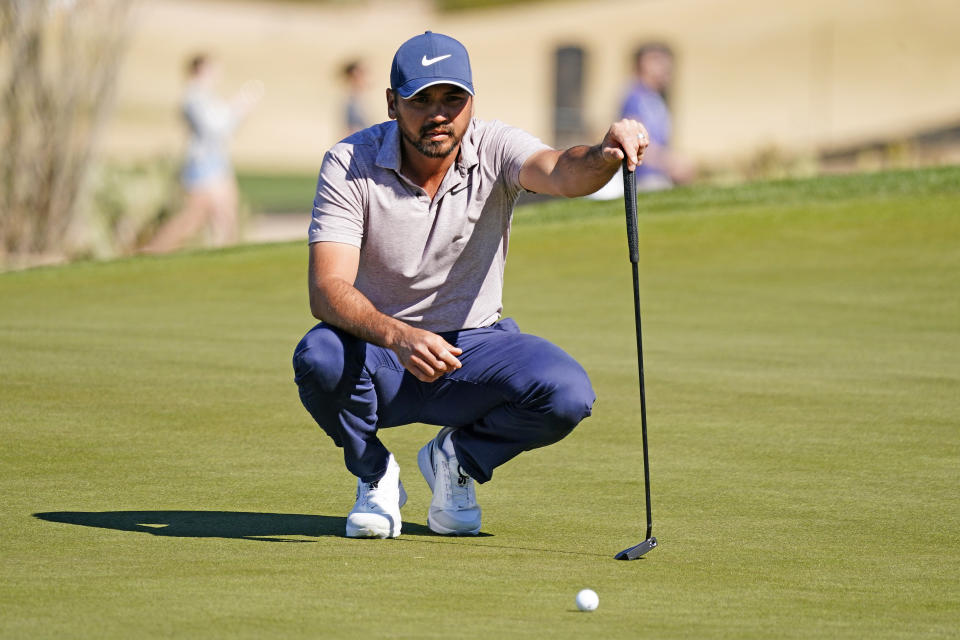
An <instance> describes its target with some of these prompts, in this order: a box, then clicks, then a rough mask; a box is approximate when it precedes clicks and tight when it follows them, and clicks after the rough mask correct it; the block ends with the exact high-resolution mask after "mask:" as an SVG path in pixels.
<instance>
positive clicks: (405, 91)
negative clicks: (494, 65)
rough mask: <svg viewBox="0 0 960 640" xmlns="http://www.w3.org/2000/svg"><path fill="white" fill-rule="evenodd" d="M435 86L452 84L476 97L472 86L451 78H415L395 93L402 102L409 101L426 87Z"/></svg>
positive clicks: (398, 88)
mask: <svg viewBox="0 0 960 640" xmlns="http://www.w3.org/2000/svg"><path fill="white" fill-rule="evenodd" d="M437 84H452V85H453V86H455V87H460V88H461V89H463V90H464V91H466V92H467V93H469V94H470V95H472V96H473V95H476V94H475V93H474V92H473V85H471V84H468V83H466V82H463V81H462V80H454V79H452V78H417V79H416V80H411V81H410V82H408V83H406V84H404V85H402V86H400V87H397V89H396V92H397V93H398V94H400V97H401V98H403V99H404V100H409V99H410V98H412V97H413V96H415V95H417V94H418V93H420V92H421V91H423V90H424V89H426V88H427V87H432V86H434V85H437Z"/></svg>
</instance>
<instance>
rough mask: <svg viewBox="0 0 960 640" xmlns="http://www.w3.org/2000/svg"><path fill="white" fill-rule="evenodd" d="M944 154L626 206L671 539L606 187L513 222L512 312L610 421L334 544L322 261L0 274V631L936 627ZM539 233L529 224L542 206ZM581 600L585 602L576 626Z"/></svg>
mask: <svg viewBox="0 0 960 640" xmlns="http://www.w3.org/2000/svg"><path fill="white" fill-rule="evenodd" d="M958 185H960V170H957V169H946V170H938V171H929V172H923V173H916V174H911V173H899V174H885V175H880V176H867V177H852V178H834V179H828V180H819V181H801V182H795V183H776V184H761V185H750V186H744V187H738V188H736V189H727V190H718V189H694V190H689V191H682V192H675V193H670V194H661V195H656V196H644V197H642V199H641V205H640V208H641V211H642V212H643V213H642V214H641V215H642V217H641V234H642V240H641V251H642V265H641V274H642V275H641V279H642V297H643V304H644V323H645V324H644V338H645V347H646V365H647V366H646V371H647V392H648V400H649V419H650V438H651V467H652V475H653V498H654V518H655V521H656V524H655V528H654V532H655V535H657V536H658V538H659V539H660V542H661V546H660V548H658V549H656V550H654V551H653V552H652V553H651V554H649V555H648V556H647V557H646V558H645V559H643V560H640V561H637V562H632V563H631V562H617V561H614V560H613V559H612V556H613V554H614V553H616V552H617V551H619V550H620V549H622V548H624V547H626V546H629V545H631V544H634V543H636V542H639V541H640V539H641V537H642V533H641V531H642V525H643V523H642V510H643V500H642V483H641V477H642V474H641V469H640V466H639V459H640V446H639V401H638V393H637V381H636V360H635V355H634V347H633V326H632V323H633V317H632V308H631V293H630V270H629V263H628V262H627V250H626V241H625V237H624V235H625V233H624V223H623V220H622V205H621V204H620V203H616V202H614V203H592V202H584V201H577V202H570V203H562V204H550V205H545V206H543V207H540V208H538V209H530V210H526V211H523V212H521V213H519V214H518V224H517V226H516V227H515V230H514V234H513V237H512V243H511V255H510V259H509V261H508V268H507V289H506V298H505V302H506V312H507V313H508V314H509V315H512V316H513V317H515V318H517V319H518V321H519V322H520V324H521V326H522V327H523V328H524V329H525V330H527V331H530V332H535V333H538V334H541V335H543V336H546V337H548V338H550V339H551V340H553V341H555V342H557V343H558V344H560V345H562V346H563V347H565V348H566V349H568V350H569V351H570V352H571V353H572V354H573V355H575V356H576V357H577V358H578V359H579V360H580V361H581V362H582V363H583V364H584V366H585V367H586V368H587V370H588V371H589V372H590V374H591V376H592V378H593V381H594V385H595V387H596V390H597V393H598V396H599V399H598V401H597V404H596V407H595V411H594V415H593V417H592V418H590V419H589V420H588V421H586V422H585V423H584V424H583V425H581V427H580V428H579V429H578V430H576V431H575V432H574V434H572V435H571V436H570V437H569V438H568V439H567V440H565V441H563V442H562V443H560V444H558V445H556V446H553V447H550V448H547V449H544V450H541V451H537V452H533V453H528V454H524V455H523V456H521V457H520V458H518V459H516V460H515V461H513V462H512V463H510V464H508V465H506V466H504V467H502V468H501V469H499V470H498V472H497V475H496V477H495V479H494V481H493V482H491V483H489V484H487V485H484V486H482V487H480V489H479V495H480V499H481V504H482V505H483V507H484V526H483V531H484V533H485V534H486V535H485V536H483V537H478V538H459V539H448V538H442V537H438V536H433V535H431V534H430V533H429V532H428V531H427V529H426V528H425V526H424V523H425V516H426V509H427V505H428V501H429V495H428V491H427V488H426V485H425V484H424V483H423V481H422V480H421V479H420V478H419V477H418V473H417V471H416V462H415V456H416V451H417V449H418V448H419V447H420V445H421V444H422V443H423V442H424V441H425V440H426V439H428V438H429V437H431V435H432V434H433V433H434V429H433V428H431V427H427V426H422V425H418V426H411V427H406V428H399V429H394V430H391V431H388V432H386V433H385V435H384V438H385V440H386V442H387V443H388V445H389V446H390V447H391V449H392V450H393V451H394V452H395V454H396V455H397V457H398V459H399V461H400V464H401V467H402V470H403V471H402V474H403V477H404V478H405V479H406V485H407V488H408V490H409V491H410V501H409V503H408V505H407V507H406V508H405V509H404V518H405V524H404V535H403V536H402V538H400V539H398V540H395V541H357V540H347V539H344V538H342V537H341V531H342V529H343V522H344V520H343V519H344V516H345V514H346V513H347V511H348V510H349V509H350V506H351V505H352V502H353V491H354V480H353V479H352V478H351V477H350V476H349V475H348V474H347V473H346V472H345V471H344V470H343V467H342V462H341V458H340V454H339V452H338V451H337V450H336V449H335V448H333V446H332V445H331V443H330V442H329V441H328V439H327V438H326V436H324V435H323V434H322V433H321V432H320V431H319V430H318V429H317V428H316V427H315V426H312V424H311V422H310V420H309V418H308V416H307V414H306V413H305V412H304V411H303V409H302V408H301V407H300V405H299V402H298V399H297V394H296V389H295V387H294V385H293V382H292V380H291V378H292V373H291V369H290V364H289V360H290V355H291V352H292V349H293V346H294V344H295V343H296V341H297V340H298V339H299V337H300V335H301V334H302V333H303V332H304V331H305V330H306V329H307V328H308V327H309V326H310V325H311V319H310V317H309V314H308V312H307V308H306V300H305V285H304V281H305V267H304V262H305V260H304V259H305V256H306V250H305V248H304V247H303V246H299V245H275V246H267V247H257V248H241V249H234V250H230V251H223V252H213V253H197V254H189V255H179V256H171V257H165V258H141V259H135V260H127V261H121V262H113V263H108V264H78V265H73V266H69V267H63V268H53V269H40V270H35V271H29V272H22V273H11V274H5V275H2V276H0V300H2V305H0V380H2V384H0V424H2V442H3V446H2V447H0V482H2V486H3V487H4V492H3V502H2V507H0V522H2V534H0V571H2V576H3V578H2V580H0V636H2V637H31V638H33V637H52V636H58V637H97V638H103V637H107V638H109V637H117V638H128V637H155V636H178V637H251V638H264V637H287V638H293V637H311V638H315V637H342V638H353V637H399V638H449V637H489V638H500V637H527V638H540V637H550V638H553V639H560V638H586V637H600V638H628V637H629V638H632V637H646V638H811V637H827V638H907V637H911V638H912V637H917V638H941V637H942V638H947V637H956V633H957V629H958V627H960V588H958V580H957V576H958V575H960V541H958V531H960V501H958V499H957V492H958V486H960V419H958V417H957V416H958V405H957V402H958V398H960V357H958V354H960V214H958V211H960V186H958ZM538 218H541V219H542V220H544V221H543V222H537V219H538ZM583 587H590V588H593V589H595V590H596V591H597V592H598V593H599V594H600V608H599V609H598V610H597V611H596V612H594V613H590V614H584V613H578V612H576V611H575V607H574V603H573V599H574V596H575V594H576V592H577V591H578V590H579V589H581V588H583Z"/></svg>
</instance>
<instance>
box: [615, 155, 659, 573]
mask: <svg viewBox="0 0 960 640" xmlns="http://www.w3.org/2000/svg"><path fill="white" fill-rule="evenodd" d="M623 201H624V206H625V208H626V211H627V243H628V244H629V246H630V264H631V265H632V266H633V317H634V321H635V325H636V328H637V368H638V370H639V372H640V433H641V436H642V441H643V490H644V494H645V495H646V500H647V536H646V538H645V539H644V541H643V542H641V543H640V544H638V545H634V546H632V547H630V548H629V549H624V550H623V551H621V552H620V553H618V554H617V555H615V556H614V558H616V559H617V560H636V559H637V558H639V557H640V556H642V555H643V554H645V553H647V552H648V551H650V550H651V549H653V548H655V547H656V546H657V539H656V538H654V537H652V536H651V533H653V515H652V514H651V512H650V461H649V457H648V455H647V396H646V391H645V389H644V386H643V341H642V339H641V337H640V276H639V275H638V273H637V263H638V262H640V246H639V245H640V239H639V234H638V233H637V181H636V174H634V173H633V172H632V171H630V170H629V169H627V161H626V159H624V161H623Z"/></svg>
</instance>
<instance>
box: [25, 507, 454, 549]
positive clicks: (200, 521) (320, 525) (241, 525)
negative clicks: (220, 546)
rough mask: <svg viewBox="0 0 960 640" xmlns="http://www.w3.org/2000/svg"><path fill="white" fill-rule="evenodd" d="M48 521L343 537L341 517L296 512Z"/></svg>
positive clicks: (125, 514)
mask: <svg viewBox="0 0 960 640" xmlns="http://www.w3.org/2000/svg"><path fill="white" fill-rule="evenodd" d="M33 516H34V517H35V518H39V519H40V520H46V521H48V522H63V523H66V524H78V525H81V526H84V527H98V528H100V529H115V530H117V531H139V532H141V533H149V534H151V535H154V536H172V537H177V538H241V539H244V540H261V541H264V542H309V540H290V539H285V538H281V537H277V536H309V537H321V536H338V537H343V535H344V530H345V528H346V523H347V519H346V518H345V517H341V516H311V515H303V514H297V513H251V512H245V511H52V512H48V513H35V514H33ZM403 533H404V535H407V534H409V535H421V536H432V535H436V534H434V533H433V532H432V531H430V529H428V528H427V527H425V526H424V525H422V524H415V523H412V522H404V523H403Z"/></svg>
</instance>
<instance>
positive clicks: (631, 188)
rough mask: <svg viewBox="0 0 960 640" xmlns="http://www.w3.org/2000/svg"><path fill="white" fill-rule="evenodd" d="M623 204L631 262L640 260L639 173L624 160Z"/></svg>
mask: <svg viewBox="0 0 960 640" xmlns="http://www.w3.org/2000/svg"><path fill="white" fill-rule="evenodd" d="M623 204H624V207H625V208H626V210H627V244H629V246H630V262H632V263H634V264H637V263H638V262H640V246H639V245H640V240H639V238H638V236H637V175H636V174H635V173H634V172H633V171H630V170H629V169H627V161H626V160H624V161H623Z"/></svg>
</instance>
